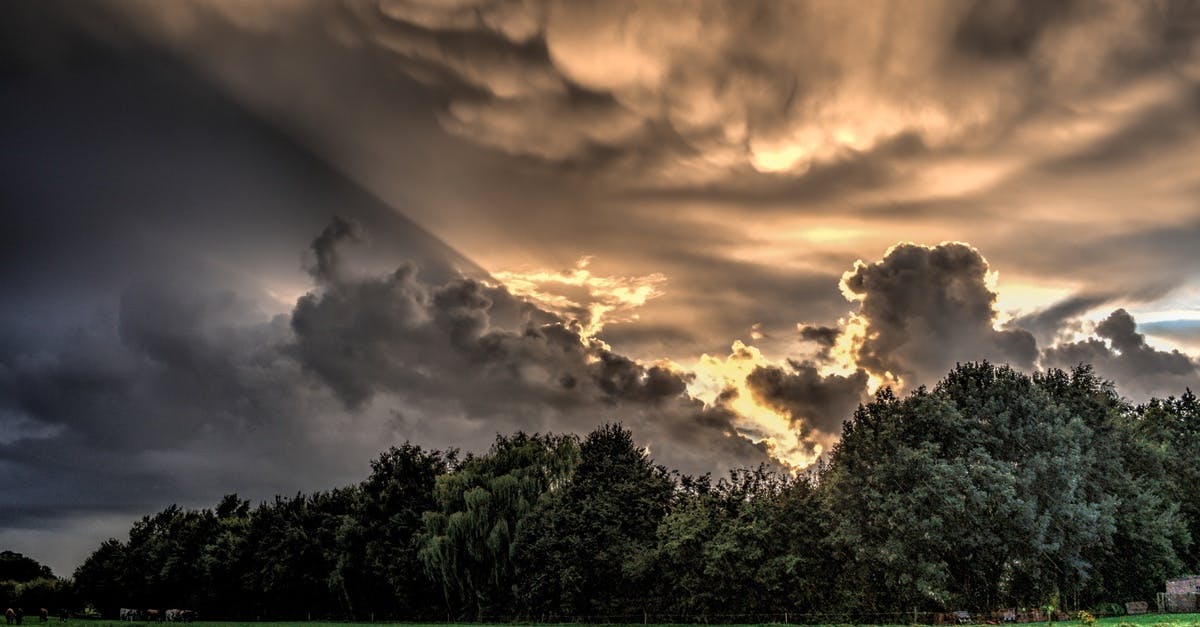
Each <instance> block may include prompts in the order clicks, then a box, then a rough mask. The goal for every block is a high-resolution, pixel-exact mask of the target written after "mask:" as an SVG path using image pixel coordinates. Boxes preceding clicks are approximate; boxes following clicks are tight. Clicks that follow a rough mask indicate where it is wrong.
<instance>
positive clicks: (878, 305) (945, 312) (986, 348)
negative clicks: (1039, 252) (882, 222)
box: [841, 243, 1038, 387]
mask: <svg viewBox="0 0 1200 627" xmlns="http://www.w3.org/2000/svg"><path fill="white" fill-rule="evenodd" d="M988 272H989V268H988V263H987V260H986V259H984V258H983V255H981V254H980V253H979V251H977V250H975V249H974V248H972V247H971V246H969V245H967V244H962V243H943V244H939V245H937V246H932V247H930V246H920V245H916V244H898V245H896V246H894V247H893V248H891V249H890V250H889V251H888V252H887V254H885V255H884V257H883V259H881V260H879V261H875V262H871V263H865V262H862V261H860V262H858V263H856V264H855V266H854V269H853V270H850V271H848V272H846V274H845V275H844V276H843V277H842V283H841V285H842V291H843V292H844V293H845V295H846V297H847V298H849V299H850V300H852V301H855V302H857V303H858V310H857V311H856V312H855V315H856V316H857V317H858V320H860V321H861V323H862V336H861V338H859V340H858V343H857V346H856V348H855V349H854V352H853V359H854V361H855V363H856V364H857V365H858V366H860V367H861V368H863V369H865V370H867V371H869V372H872V373H874V374H876V375H877V376H880V377H881V378H884V379H891V380H894V379H897V378H898V379H901V380H902V381H903V382H904V384H905V385H906V386H907V387H913V386H916V385H929V384H932V383H934V382H935V381H937V379H938V377H940V376H941V375H942V374H944V373H945V372H946V371H948V370H949V369H950V368H952V367H953V366H954V364H955V363H957V362H963V361H974V360H984V359H986V360H990V361H994V362H1000V363H1009V364H1012V365H1013V366H1015V367H1017V368H1022V369H1026V370H1029V369H1031V368H1032V367H1033V365H1034V362H1035V360H1036V359H1037V356H1038V353H1037V342H1036V340H1034V338H1033V335H1032V334H1030V333H1029V332H1028V331H1025V330H1023V329H1005V330H996V329H995V328H994V324H995V321H996V308H995V303H996V293H995V292H994V291H993V290H992V289H991V288H990V287H989V286H988V284H987V277H988Z"/></svg>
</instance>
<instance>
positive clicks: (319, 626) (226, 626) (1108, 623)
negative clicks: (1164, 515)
mask: <svg viewBox="0 0 1200 627" xmlns="http://www.w3.org/2000/svg"><path fill="white" fill-rule="evenodd" d="M57 622H58V621H57V620H51V621H50V623H45V624H47V625H53V624H54V623H57ZM1121 623H1132V624H1134V625H1145V626H1147V627H1150V626H1153V625H1189V626H1192V625H1195V626H1197V627H1200V614H1142V615H1139V616H1111V617H1108V618H1102V619H1100V620H1099V621H1098V624H1099V625H1104V626H1105V627H1116V626H1117V625H1120V624H1121ZM26 624H27V625H37V624H38V623H37V620H36V618H35V619H34V620H33V621H28V620H27V622H26ZM67 624H68V625H88V626H89V627H128V626H129V625H151V624H157V623H123V622H120V621H113V620H83V619H71V621H70V622H69V623H67ZM190 624H191V625H193V626H194V627H242V626H245V627H300V626H302V625H303V626H305V627H345V626H346V625H379V626H384V625H405V626H406V627H435V626H440V625H444V624H445V623H321V622H313V623H310V622H304V621H298V622H287V623H268V622H262V623H255V622H219V621H197V622H194V623H190ZM455 624H456V625H458V626H460V627H471V626H472V625H478V626H480V627H482V626H484V625H505V626H508V627H515V626H518V625H526V624H528V625H531V626H536V627H548V626H547V624H546V623H455ZM563 624H564V625H578V624H579V623H563ZM638 624H641V623H638ZM753 624H754V625H777V624H779V623H753ZM1046 624H1047V623H1030V625H1031V627H1036V626H1037V625H1046ZM1058 624H1059V625H1064V626H1065V625H1070V626H1072V627H1075V626H1078V625H1080V623H1079V621H1068V622H1065V623H1064V622H1059V623H1058ZM689 625H692V624H689ZM658 627H675V626H674V625H667V624H659V625H658ZM678 627H685V626H683V625H680V626H678ZM729 627H749V625H730V626H729ZM879 627H889V626H883V625H881V626H879ZM890 627H905V626H890Z"/></svg>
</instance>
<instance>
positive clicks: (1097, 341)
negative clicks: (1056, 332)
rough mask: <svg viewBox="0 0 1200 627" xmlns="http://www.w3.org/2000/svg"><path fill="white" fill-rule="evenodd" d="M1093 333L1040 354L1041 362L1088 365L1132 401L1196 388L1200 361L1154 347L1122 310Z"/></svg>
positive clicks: (1061, 365) (1055, 365)
mask: <svg viewBox="0 0 1200 627" xmlns="http://www.w3.org/2000/svg"><path fill="white" fill-rule="evenodd" d="M1095 333H1096V335H1097V336H1098V337H1092V338H1087V339H1084V340H1080V341H1077V342H1063V343H1060V344H1058V345H1056V346H1052V347H1050V348H1048V349H1046V350H1045V351H1044V352H1043V354H1042V365H1043V366H1045V367H1057V368H1072V367H1074V366H1076V365H1078V364H1091V365H1092V366H1094V367H1095V368H1096V373H1097V374H1098V375H1100V376H1101V377H1104V378H1106V379H1109V380H1112V381H1114V382H1116V383H1117V386H1118V388H1119V389H1120V390H1121V392H1122V393H1123V394H1126V395H1129V396H1130V397H1132V398H1134V399H1137V400H1145V399H1146V398H1149V397H1151V396H1159V397H1165V396H1169V395H1178V394H1180V393H1181V392H1182V391H1183V390H1184V389H1185V388H1188V387H1190V388H1192V389H1193V390H1195V389H1200V364H1198V363H1197V361H1196V360H1195V359H1194V358H1192V357H1190V356H1188V355H1186V354H1184V353H1182V352H1180V351H1178V350H1171V351H1163V350H1158V349H1156V348H1154V347H1152V346H1150V345H1148V344H1147V343H1146V337H1145V336H1144V335H1142V334H1141V333H1138V332H1137V323H1136V322H1134V319H1133V316H1131V315H1129V312H1127V311H1125V310H1124V309H1117V310H1116V311H1113V312H1112V313H1111V314H1109V316H1108V317H1107V318H1105V319H1104V320H1103V321H1101V322H1100V323H1099V324H1097V325H1096V328H1095Z"/></svg>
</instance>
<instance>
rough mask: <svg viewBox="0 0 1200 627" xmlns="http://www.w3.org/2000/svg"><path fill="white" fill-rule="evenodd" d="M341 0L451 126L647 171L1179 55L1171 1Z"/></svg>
mask: <svg viewBox="0 0 1200 627" xmlns="http://www.w3.org/2000/svg"><path fill="white" fill-rule="evenodd" d="M349 7H350V8H351V11H352V13H353V14H354V15H355V17H356V18H357V20H358V21H357V24H356V27H357V28H356V30H357V32H359V33H360V36H361V37H362V39H363V42H364V43H367V44H369V45H375V46H378V47H380V48H381V49H383V50H387V51H389V52H390V53H392V54H394V55H395V56H396V58H397V65H398V66H399V67H402V68H406V69H407V71H409V72H412V73H413V74H414V75H416V76H421V77H423V78H425V79H426V80H430V81H435V82H440V83H443V84H447V83H448V84H450V85H451V86H453V88H452V89H451V91H452V92H455V91H456V92H457V93H456V95H455V96H454V97H453V98H452V99H451V102H450V104H449V106H448V107H447V109H446V111H445V113H444V115H443V124H444V126H445V127H446V128H447V129H448V130H450V131H451V132H453V133H455V134H458V135H460V136H462V137H465V138H468V139H471V140H472V141H477V142H481V143H483V144H486V145H488V146H492V147H494V148H497V149H499V150H503V151H506V152H511V153H514V154H520V155H526V156H531V157H535V158H537V159H542V160H546V161H551V162H559V163H581V162H586V163H589V164H607V165H609V166H615V167H617V168H618V169H619V170H620V171H622V172H623V173H624V174H625V175H627V176H635V177H637V178H639V179H640V182H642V183H650V184H654V185H672V184H691V183H697V182H714V181H721V180H723V179H727V178H729V177H730V176H731V175H734V174H746V173H753V172H763V173H775V172H784V173H790V174H797V173H802V172H804V171H805V170H807V169H808V168H809V167H810V166H812V165H814V164H821V163H834V162H838V161H843V160H849V159H853V158H855V156H856V155H859V154H862V153H866V152H870V151H872V150H874V149H876V148H877V147H879V146H881V145H885V144H887V143H889V142H892V141H895V140H897V139H899V138H903V137H911V138H915V139H917V140H918V141H919V142H920V144H922V145H923V146H925V147H928V148H932V149H942V148H947V149H964V148H973V147H976V146H979V145H981V144H986V143H987V142H989V141H992V140H994V139H996V138H997V137H998V136H999V135H1001V134H1002V133H1004V132H1005V131H1006V128H1007V127H1008V126H1009V125H1010V124H1012V123H1014V122H1016V121H1017V120H1019V119H1020V118H1021V117H1022V116H1026V115H1029V114H1030V113H1031V111H1033V110H1036V109H1038V108H1039V107H1041V106H1042V105H1043V104H1044V103H1045V102H1047V101H1058V102H1070V101H1073V100H1075V99H1078V98H1081V97H1084V96H1085V95H1086V94H1088V93H1089V91H1091V90H1094V89H1096V88H1097V87H1098V86H1101V85H1103V86H1106V87H1107V86H1110V85H1111V84H1112V83H1120V82H1122V81H1125V80H1130V79H1132V78H1134V76H1135V72H1136V68H1137V67H1139V66H1140V65H1143V64H1145V63H1146V62H1147V61H1151V60H1156V61H1159V60H1161V59H1163V58H1164V57H1165V58H1172V57H1175V58H1178V59H1180V60H1181V61H1180V62H1181V63H1186V62H1188V59H1189V55H1190V54H1194V51H1193V50H1190V49H1188V48H1187V47H1186V45H1180V42H1178V41H1175V40H1173V37H1172V31H1173V29H1175V28H1176V26H1175V25H1174V24H1176V23H1177V21H1178V20H1179V18H1180V17H1182V15H1183V14H1185V13H1186V12H1187V11H1188V9H1187V7H1186V5H1185V4H1184V3H1162V4H1150V3H1134V4H1130V3H1126V2H1102V3H1088V4H1086V5H1076V4H1074V3H1053V4H1046V3H1041V2H1034V1H1028V2H1023V1H1009V2H978V3H976V2H960V1H957V0H955V1H946V2H924V3H920V4H917V5H914V4H911V3H893V2H885V1H871V2H866V3H855V4H854V5H853V6H849V5H842V4H839V3H820V2H800V3H796V2H788V3H778V2H752V3H750V4H749V5H748V4H747V3H745V2H731V1H728V0H704V1H700V2H695V1H668V2H634V1H623V0H619V1H611V0H610V1H601V0H596V1H591V0H585V1H579V2H549V1H546V2H543V1H538V0H527V1H519V2H518V1H512V0H470V1H468V2H455V3H448V4H434V3H428V2H423V1H420V0H387V1H384V2H381V3H379V4H378V6H371V5H370V4H367V3H350V4H349ZM796 42H803V45H796ZM1192 61H1193V62H1194V59H1192ZM639 172H641V173H643V175H642V176H639V175H638V173H639ZM644 174H649V176H644Z"/></svg>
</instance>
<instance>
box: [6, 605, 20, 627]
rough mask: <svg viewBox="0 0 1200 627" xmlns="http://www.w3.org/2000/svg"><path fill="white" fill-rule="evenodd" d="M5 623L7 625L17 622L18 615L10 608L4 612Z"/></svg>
mask: <svg viewBox="0 0 1200 627" xmlns="http://www.w3.org/2000/svg"><path fill="white" fill-rule="evenodd" d="M4 622H5V624H7V625H11V624H13V623H15V622H17V613H16V612H14V611H13V608H11V607H10V608H8V609H7V610H4Z"/></svg>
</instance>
